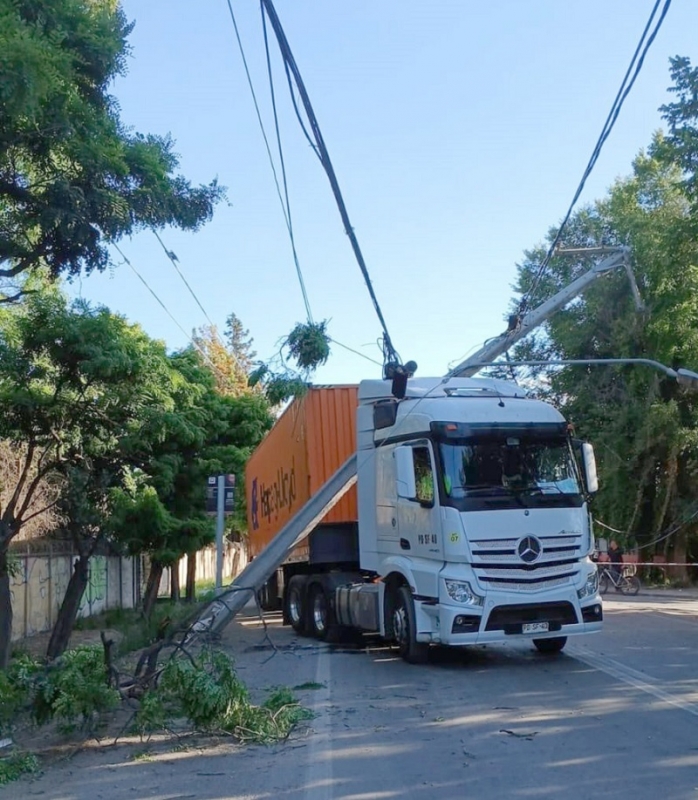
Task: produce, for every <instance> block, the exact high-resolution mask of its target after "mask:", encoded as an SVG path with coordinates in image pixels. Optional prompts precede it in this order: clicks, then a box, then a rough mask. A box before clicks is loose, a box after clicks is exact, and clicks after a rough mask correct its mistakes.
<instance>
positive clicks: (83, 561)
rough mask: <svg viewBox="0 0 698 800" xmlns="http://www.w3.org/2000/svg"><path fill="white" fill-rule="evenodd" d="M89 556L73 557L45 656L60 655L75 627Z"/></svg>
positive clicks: (87, 578) (87, 573)
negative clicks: (66, 585)
mask: <svg viewBox="0 0 698 800" xmlns="http://www.w3.org/2000/svg"><path fill="white" fill-rule="evenodd" d="M89 567H90V557H89V555H81V556H78V558H76V559H75V563H74V564H73V574H72V575H71V576H70V580H69V581H68V588H67V589H66V590H65V595H64V596H63V602H62V603H61V607H60V609H59V611H58V617H57V619H56V624H55V625H54V626H53V631H52V632H51V639H50V641H49V643H48V648H47V650H46V658H48V659H49V660H53V659H54V658H58V656H60V655H62V654H63V653H64V652H65V650H66V648H67V647H68V643H69V642H70V636H71V634H72V633H73V628H74V627H75V620H76V619H77V618H78V611H79V610H80V603H81V601H82V596H83V595H84V594H85V589H86V588H87V582H88V580H89V577H90V569H89Z"/></svg>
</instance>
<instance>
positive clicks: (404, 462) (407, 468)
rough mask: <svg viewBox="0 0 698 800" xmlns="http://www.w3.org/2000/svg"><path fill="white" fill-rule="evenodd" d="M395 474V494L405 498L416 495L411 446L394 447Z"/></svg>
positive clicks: (411, 497)
mask: <svg viewBox="0 0 698 800" xmlns="http://www.w3.org/2000/svg"><path fill="white" fill-rule="evenodd" d="M393 457H394V458H395V471H396V475H397V496H398V497H402V498H404V499H405V500H414V499H415V498H416V497H417V482H416V480H415V477H414V455H413V453H412V448H411V447H406V446H405V445H403V446H401V447H396V448H395V450H394V451H393Z"/></svg>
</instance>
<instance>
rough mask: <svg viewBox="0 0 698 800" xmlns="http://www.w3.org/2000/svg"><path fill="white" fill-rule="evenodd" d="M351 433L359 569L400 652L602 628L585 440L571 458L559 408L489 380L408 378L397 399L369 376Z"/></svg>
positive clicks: (416, 654)
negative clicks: (372, 586) (375, 579)
mask: <svg viewBox="0 0 698 800" xmlns="http://www.w3.org/2000/svg"><path fill="white" fill-rule="evenodd" d="M357 438H358V451H357V453H358V463H357V472H358V517H359V525H358V531H359V553H360V567H361V569H362V570H363V571H365V572H368V573H373V574H376V575H377V576H379V578H380V581H379V586H380V591H379V594H380V597H379V598H378V606H379V608H378V616H379V618H380V629H381V633H382V634H383V635H384V636H386V638H389V639H395V640H397V641H398V644H399V645H400V649H401V651H402V653H403V655H404V656H405V657H406V658H408V660H421V659H422V658H423V657H424V656H425V653H426V647H428V645H429V644H430V643H439V644H444V645H455V646H458V645H468V644H482V643H487V642H498V641H506V640H510V639H512V638H527V639H529V640H532V641H533V642H534V644H535V646H536V647H537V648H538V649H539V650H541V651H543V652H557V651H559V650H560V649H562V647H563V646H564V644H565V642H566V639H567V637H568V636H571V635H578V634H585V633H591V632H595V631H598V630H600V629H601V624H602V606H601V599H600V596H599V594H598V578H597V571H596V565H595V564H594V563H593V562H592V560H591V558H590V556H591V554H592V553H593V551H594V541H593V535H592V531H591V524H590V515H589V510H588V501H589V496H590V494H591V493H592V492H593V491H594V490H595V489H596V475H595V465H594V461H593V451H592V450H591V447H590V446H589V445H584V446H583V447H582V448H581V449H580V450H581V459H579V458H577V457H576V454H575V447H574V443H573V441H572V439H571V436H570V430H569V426H568V424H567V422H566V421H565V419H564V418H563V416H562V415H561V414H560V413H559V412H558V411H557V410H556V409H555V408H554V407H553V406H551V405H549V404H547V403H544V402H541V401H538V400H533V399H529V398H527V397H526V394H525V392H524V390H522V389H521V387H519V386H517V385H515V384H511V383H508V382H505V381H499V380H494V379H475V378H450V379H449V378H446V379H443V378H435V379H414V378H413V379H410V380H409V381H408V384H407V391H406V393H405V397H404V398H402V399H400V400H397V399H396V398H394V397H393V396H392V393H391V384H390V382H389V381H378V380H377V381H363V382H362V383H361V384H360V386H359V408H358V412H357Z"/></svg>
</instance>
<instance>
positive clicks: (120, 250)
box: [111, 242, 220, 372]
mask: <svg viewBox="0 0 698 800" xmlns="http://www.w3.org/2000/svg"><path fill="white" fill-rule="evenodd" d="M111 245H112V247H113V248H114V249H115V250H116V252H117V253H118V254H119V255H120V256H121V258H122V259H123V261H124V263H125V264H128V266H129V267H130V268H131V270H132V271H133V272H134V274H135V275H136V277H137V278H138V280H139V281H140V282H141V283H142V284H143V286H145V288H146V289H147V290H148V291H149V292H150V294H152V296H153V297H154V298H155V300H156V301H157V303H158V304H159V305H160V306H161V307H162V309H163V311H164V312H165V313H166V314H167V316H168V317H169V318H170V319H171V320H172V322H174V324H175V325H176V326H177V327H178V328H179V330H180V331H182V333H183V334H184V335H185V336H186V337H187V339H188V340H189V341H190V342H191V344H192V345H193V346H194V347H195V348H196V349H197V350H198V351H199V353H201V355H202V356H203V358H204V359H205V360H206V361H207V362H208V363H209V365H210V366H211V367H212V369H214V370H215V371H217V372H220V368H219V367H217V366H216V365H215V364H214V363H213V361H212V360H211V358H210V356H209V355H208V353H207V352H206V351H205V350H204V349H203V348H202V347H201V346H200V345H199V344H198V342H197V341H196V340H195V339H194V338H193V336H192V335H191V334H189V333H187V331H186V330H185V329H184V328H183V327H182V325H181V324H180V323H179V320H178V319H177V318H176V317H175V316H174V314H173V313H172V312H171V311H170V309H169V308H168V307H167V306H166V305H165V303H164V302H163V301H162V300H161V299H160V297H159V296H158V295H157V293H156V292H155V290H154V289H153V288H152V287H151V286H150V284H149V283H148V281H146V279H145V278H144V277H143V276H142V275H141V273H140V272H139V271H138V270H137V269H136V268H135V267H134V265H133V264H132V263H131V260H130V259H129V258H128V256H127V255H126V254H125V253H124V251H123V250H122V249H121V248H120V247H119V245H118V244H116V242H112V243H111Z"/></svg>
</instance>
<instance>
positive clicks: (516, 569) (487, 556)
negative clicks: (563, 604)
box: [471, 531, 582, 591]
mask: <svg viewBox="0 0 698 800" xmlns="http://www.w3.org/2000/svg"><path fill="white" fill-rule="evenodd" d="M536 538H537V539H538V540H539V541H540V543H541V545H542V551H541V553H540V556H539V557H538V558H537V559H536V560H535V561H534V562H533V563H532V564H527V563H525V562H524V561H523V560H522V559H521V558H520V556H519V555H518V553H517V549H516V548H517V543H518V542H519V541H520V539H513V538H507V539H477V540H474V541H472V542H471V545H472V553H473V569H474V571H475V574H476V575H477V577H478V579H479V580H480V581H481V582H482V583H483V584H485V585H487V586H491V587H492V588H493V589H494V588H497V589H512V590H515V591H538V590H540V589H548V588H550V587H552V586H561V585H563V584H565V583H569V582H570V580H571V579H572V578H573V577H574V575H575V574H576V571H577V562H578V561H579V559H580V558H581V557H582V534H581V533H567V532H564V531H563V532H560V533H557V534H553V535H550V536H536Z"/></svg>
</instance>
